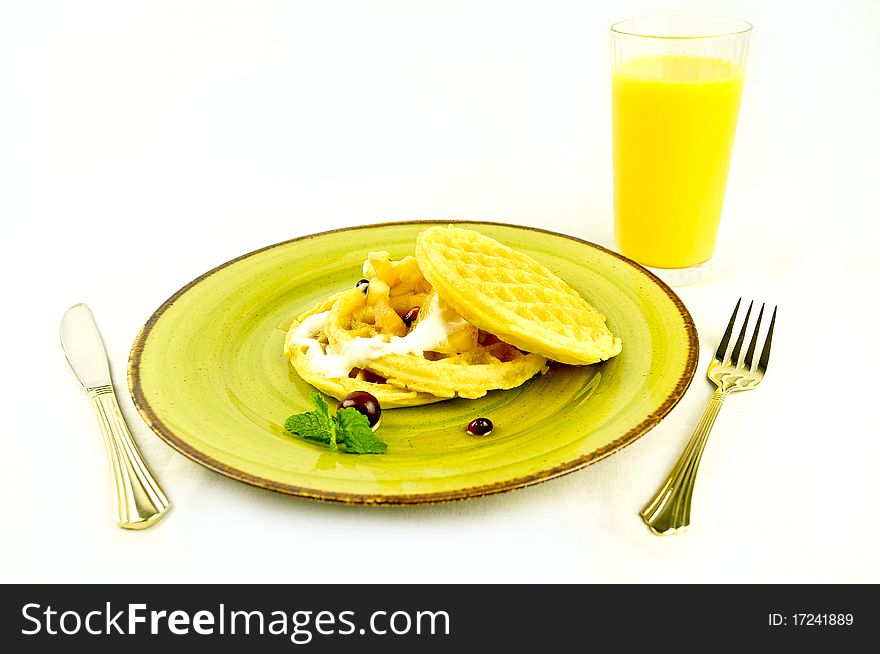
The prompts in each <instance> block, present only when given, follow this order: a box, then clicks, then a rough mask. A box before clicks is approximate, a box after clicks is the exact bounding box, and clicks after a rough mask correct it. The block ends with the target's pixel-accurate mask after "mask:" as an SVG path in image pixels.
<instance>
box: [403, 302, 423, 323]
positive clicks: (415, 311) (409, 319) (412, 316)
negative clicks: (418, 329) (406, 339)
mask: <svg viewBox="0 0 880 654" xmlns="http://www.w3.org/2000/svg"><path fill="white" fill-rule="evenodd" d="M420 308H421V307H413V308H412V309H410V310H409V311H407V312H406V314H405V315H404V316H403V324H405V325H406V326H407V327H412V324H413V321H415V320H416V319H417V318H418V317H419V310H420Z"/></svg>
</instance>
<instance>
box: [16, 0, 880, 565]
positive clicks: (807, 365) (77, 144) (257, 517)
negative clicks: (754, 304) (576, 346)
mask: <svg viewBox="0 0 880 654" xmlns="http://www.w3.org/2000/svg"><path fill="white" fill-rule="evenodd" d="M697 8H699V11H700V12H702V13H715V14H721V15H729V16H736V17H741V18H745V19H747V20H749V21H751V22H753V23H754V25H755V31H754V36H753V40H752V47H751V51H750V58H749V65H748V73H747V80H746V88H745V95H744V98H743V105H742V112H741V116H740V124H739V131H738V135H737V141H736V147H735V151H734V158H733V163H732V170H731V176H730V183H729V186H728V196H727V203H726V206H725V215H724V220H723V226H722V233H721V237H720V242H719V248H718V252H717V269H716V272H715V275H714V277H713V278H712V279H710V280H708V281H706V282H703V283H701V284H699V285H696V286H693V287H688V288H684V289H682V290H681V291H680V295H681V297H682V299H683V300H684V301H685V303H686V304H687V306H688V307H689V308H690V310H691V312H692V314H693V317H694V320H695V322H696V324H697V326H698V328H699V330H700V336H701V345H702V357H701V362H700V372H699V373H698V376H697V378H696V379H695V381H694V383H693V385H692V386H691V389H690V390H689V392H688V393H687V395H686V397H685V398H684V399H683V401H682V402H681V403H680V404H679V405H678V406H677V407H676V408H675V410H674V411H673V412H672V414H671V415H670V416H669V417H668V418H667V419H666V420H665V421H664V422H663V423H662V424H661V425H660V426H658V427H657V428H655V429H654V430H653V431H651V432H650V433H649V434H647V435H646V436H645V437H644V438H642V439H640V440H639V441H637V442H636V443H635V444H633V445H631V446H630V447H627V448H626V449H625V450H624V451H622V452H620V453H618V454H615V455H614V456H612V457H610V458H608V459H605V460H603V461H601V462H599V463H597V464H595V465H593V466H590V467H588V468H586V469H584V470H581V471H579V472H576V473H573V474H570V475H568V476H566V477H564V478H561V479H558V480H555V481H552V482H548V483H545V484H540V485H538V486H535V487H532V488H528V489H525V490H521V491H517V492H514V493H508V494H504V495H500V496H495V497H490V498H485V499H480V500H475V501H469V502H464V503H456V504H450V505H441V506H434V507H416V508H404V509H378V510H377V509H367V508H361V507H345V506H334V505H326V504H321V503H315V502H310V501H306V500H300V499H297V498H292V497H287V496H283V495H278V494H273V493H270V492H266V491H262V490H259V489H256V488H252V487H249V486H246V485H244V484H241V483H238V482H235V481H232V480H229V479H227V478H225V477H222V476H220V475H217V474H215V473H213V472H210V471H208V470H206V469H204V468H202V467H200V466H198V465H197V464H195V463H192V462H191V461H189V460H188V459H186V458H184V457H183V456H182V455H180V454H178V453H176V452H175V451H173V450H172V449H171V448H169V447H168V446H167V445H165V444H164V442H162V441H161V440H160V439H159V438H158V437H156V436H154V435H153V433H152V432H151V431H150V430H149V429H148V428H147V427H146V426H145V425H144V424H143V422H141V420H140V418H139V417H138V416H137V413H136V412H135V410H134V408H133V405H132V403H131V401H130V399H129V397H128V395H127V392H126V382H125V366H126V359H127V356H128V351H129V348H130V346H131V343H132V341H133V339H134V337H135V336H136V334H137V332H138V330H139V329H140V327H141V325H142V324H143V322H144V321H145V320H146V319H147V317H149V315H150V314H151V313H152V312H153V310H154V309H155V308H156V307H158V306H159V304H161V303H162V301H163V300H165V299H166V298H167V297H168V296H169V295H171V294H172V293H173V292H174V291H176V290H177V289H178V288H179V287H181V286H183V285H184V284H185V283H186V282H188V281H190V280H191V279H192V278H194V277H196V276H197V275H199V274H201V273H202V272H204V271H206V270H208V269H209V268H212V267H214V266H215V265H217V264H220V263H222V262H224V261H226V260H228V259H230V258H232V257H235V256H237V255H239V254H242V253H244V252H247V251H250V250H253V249H255V248H258V247H261V246H264V245H268V244H271V243H274V242H277V241H281V240H285V239H289V238H292V237H295V236H299V235H303V234H307V233H311V232H314V231H323V230H326V229H331V228H334V227H339V226H345V225H356V224H363V223H371V222H379V221H388V220H404V219H426V218H442V219H444V220H445V219H457V218H458V219H475V220H499V221H506V222H513V223H519V224H524V225H537V226H541V227H545V228H550V229H555V230H557V231H561V232H565V233H569V234H573V235H575V236H578V237H581V238H585V239H587V240H591V241H595V242H597V243H601V244H604V245H608V246H612V245H613V242H612V228H611V222H612V221H611V212H612V207H611V184H612V179H611V144H610V100H609V70H610V68H609V66H610V61H609V59H610V55H609V50H610V45H609V35H608V27H609V25H610V24H611V23H612V22H614V21H615V20H618V19H621V18H625V17H630V16H636V15H645V14H656V13H658V12H664V13H675V12H691V11H693V10H695V9H697ZM878 20H880V3H877V2H871V1H870V0H865V1H862V2H856V1H850V2H814V3H811V2H790V3H785V2H760V1H757V0H756V1H754V2H748V1H741V2H734V1H732V0H731V1H728V2H721V1H718V2H699V3H697V2H682V1H676V0H666V1H661V0H656V1H653V2H635V1H633V2H626V1H621V2H617V3H592V2H580V1H574V0H572V1H568V2H565V1H553V0H542V1H528V0H521V1H518V2H517V1H510V2H503V1H494V2H491V1H471V2H464V1H451V0H443V1H439V0H438V1H436V2H434V1H432V2H427V1H421V2H420V1H407V0H386V1H373V2H369V1H361V2H358V1H352V2H313V1H309V2H281V1H275V2H245V1H243V0H242V1H240V2H216V1H208V0H205V1H203V2H193V1H181V0H175V1H167V2H118V1H115V0H114V1H108V2H95V1H81V2H62V1H58V2H40V1H37V0H33V1H28V2H2V3H0V220H2V227H3V229H2V243H3V248H2V251H0V280H2V291H3V307H4V308H3V317H2V321H0V398H2V420H0V436H2V441H0V447H2V450H0V461H2V468H0V497H2V499H3V514H4V517H3V521H2V527H0V529H2V537H0V580H2V581H4V582H9V581H95V582H97V581H114V582H134V581H234V582H245V581H257V582H269V581H285V582H334V581H357V582H360V581H370V582H392V581H404V582H469V581H472V582H513V581H525V582H538V581H550V582H567V581H579V582H641V581H647V582H667V581H673V582H679V581H694V582H710V581H711V582H721V581H728V582H746V581H755V582H784V581H789V582H792V581H793V582H808V581H818V582H832V581H840V582H868V581H870V582H880V562H878V555H877V552H878V551H880V543H878V540H880V539H878V536H880V527H878V524H880V522H878V520H877V508H878V498H880V474H878V467H880V445H878V441H880V430H878V427H877V424H878V418H877V411H876V397H877V395H876V389H877V368H876V362H877V356H878V355H877V352H878V348H880V345H878V344H880V338H878V337H880V333H878V321H877V315H878V311H877V308H876V307H877V303H878V294H877V286H878V283H880V275H878V272H880V264H878V260H880V238H878V228H877V220H878V207H877V202H876V197H877V186H878V184H880V163H878V152H880V135H878V127H877V116H878V114H880V111H878V109H880V88H878V87H880V37H878V36H877V24H878ZM740 295H745V296H747V297H756V298H757V299H759V300H765V299H766V300H769V301H771V302H778V303H779V305H780V306H781V308H780V314H779V322H778V325H777V331H776V337H775V341H774V352H773V360H772V362H771V368H770V372H769V374H768V376H767V378H766V380H765V382H764V384H763V385H762V387H761V388H760V389H759V390H757V391H755V392H753V393H748V394H741V395H735V396H733V397H732V398H731V399H730V400H729V401H728V402H727V405H726V407H725V409H724V411H723V412H722V414H721V416H720V418H719V420H718V423H717V424H716V427H715V430H714V432H713V435H712V438H711V440H710V442H709V447H708V449H707V451H706V454H705V456H704V459H703V463H702V467H701V470H700V475H699V480H698V485H697V491H696V495H695V498H694V505H693V526H692V528H691V530H690V531H689V532H688V533H687V534H685V535H683V536H676V537H673V538H666V539H661V538H657V537H654V536H652V535H651V534H650V533H649V532H648V530H647V529H646V528H645V526H644V525H643V524H642V522H641V520H640V519H639V517H638V510H639V509H640V508H641V506H642V505H643V504H644V502H645V501H646V500H648V499H649V498H650V497H651V495H652V494H653V492H654V491H655V489H656V488H657V486H658V484H659V483H660V482H661V481H662V479H663V478H664V477H665V475H666V472H667V471H668V470H669V468H670V467H671V465H672V464H673V463H674V461H675V459H676V458H677V456H678V454H679V452H680V451H681V449H682V448H683V446H684V444H685V442H686V440H687V438H688V436H689V433H690V430H691V428H692V427H693V425H694V423H695V422H696V420H697V418H698V417H699V415H700V413H701V411H702V409H703V406H704V404H705V402H706V400H707V399H708V397H709V395H710V394H711V390H712V388H711V386H710V385H709V383H708V382H707V381H706V380H705V378H704V376H703V371H704V370H705V367H706V365H707V364H708V357H709V356H710V353H711V351H712V350H714V347H715V344H716V343H717V340H718V338H719V336H720V334H721V332H722V331H723V328H724V324H725V321H726V318H727V316H728V314H729V311H730V309H731V307H732V305H733V303H734V302H735V300H736V298H737V297H739V296H740ZM82 301H85V302H88V303H89V305H90V306H91V307H92V309H93V311H94V312H95V315H96V316H97V319H98V322H99V324H100V326H101V328H102V331H103V334H104V338H105V341H106V343H107V347H108V350H109V353H110V357H111V364H112V366H113V376H114V382H115V384H116V386H117V389H118V390H119V395H120V401H121V403H122V405H123V410H124V412H125V414H126V416H127V417H128V419H129V423H130V425H131V427H132V431H133V432H134V434H135V437H136V440H137V441H138V442H139V444H140V446H141V448H142V451H143V453H144V455H145V457H146V459H147V460H148V462H149V463H150V464H151V466H152V468H153V470H154V472H155V473H156V475H157V476H158V477H159V478H160V479H161V481H162V483H163V485H164V487H165V488H166V490H167V491H168V493H169V495H170V497H171V498H172V501H173V503H174V509H173V511H172V512H171V513H170V514H169V516H168V517H167V518H165V519H164V520H163V521H162V522H160V523H159V524H158V525H157V526H156V527H154V528H152V529H150V530H147V531H144V532H125V531H123V530H120V529H118V528H117V527H115V526H114V525H113V524H112V521H111V499H110V493H111V486H110V481H109V475H108V470H107V463H106V457H105V454H104V451H103V445H102V442H101V437H100V434H99V431H98V426H97V423H96V422H95V419H94V416H93V415H92V412H91V408H90V406H89V403H88V401H87V398H86V397H85V395H84V394H83V393H82V390H81V389H80V387H79V386H78V384H77V382H76V380H75V379H74V378H73V376H72V375H71V373H70V370H69V369H68V366H67V363H66V362H65V360H64V357H63V355H62V352H61V349H60V347H59V342H58V322H59V319H60V317H61V314H62V313H63V311H64V310H65V309H66V308H67V307H68V306H70V305H71V304H74V303H76V302H82ZM345 550H350V551H366V552H370V553H371V555H370V557H369V560H370V561H371V564H370V565H369V566H362V567H361V566H358V565H346V564H345V563H344V562H343V559H342V558H341V557H340V556H339V553H340V552H341V551H345ZM354 558H355V560H356V559H357V557H354Z"/></svg>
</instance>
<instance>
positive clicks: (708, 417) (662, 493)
mask: <svg viewBox="0 0 880 654" xmlns="http://www.w3.org/2000/svg"><path fill="white" fill-rule="evenodd" d="M741 302H742V298H740V299H739V300H738V301H737V303H736V306H735V307H734V308H733V315H732V316H730V322H729V323H728V324H727V330H726V331H725V332H724V337H723V338H722V339H721V343H720V344H719V345H718V350H717V351H716V352H715V356H714V357H713V359H712V363H710V364H709V370H708V372H707V373H706V375H707V376H708V377H709V379H710V380H711V381H712V382H714V383H715V385H716V386H717V387H718V390H716V391H715V393H714V394H713V395H712V399H711V400H709V405H708V406H707V407H706V410H705V411H703V417H702V418H700V422H699V423H697V427H696V429H694V433H693V435H692V436H691V439H690V440H689V441H688V444H687V447H686V448H685V450H684V452H682V454H681V457H679V459H678V462H677V463H676V464H675V467H674V468H673V469H672V472H670V473H669V477H668V478H667V479H666V482H665V483H664V484H663V486H662V487H661V488H660V490H659V491H657V494H656V495H655V496H654V499H652V500H651V501H650V502H648V504H647V505H646V506H645V508H644V509H642V513H641V516H642V519H643V520H644V521H645V524H647V525H648V526H649V527H650V528H651V531H653V532H654V533H655V534H657V535H659V536H667V535H670V534H675V533H680V532H682V531H684V530H685V529H687V527H688V525H689V524H690V523H691V497H692V495H693V493H694V483H695V481H696V478H697V468H698V467H699V465H700V459H701V458H702V456H703V450H704V449H705V448H706V441H707V440H708V439H709V432H710V431H711V430H712V425H713V424H715V418H716V417H717V416H718V412H719V411H720V410H721V405H722V403H723V402H724V399H725V398H726V397H727V396H728V395H729V394H730V393H733V392H735V391H749V390H751V389H753V388H755V387H756V386H757V385H758V384H760V383H761V380H762V379H764V373H765V372H767V362H768V361H769V359H770V342H771V340H772V339H773V327H774V326H775V324H776V309H775V308H774V309H773V317H772V318H771V319H770V328H769V329H768V330H767V336H766V339H765V341H764V347H763V348H762V350H761V356H760V358H759V359H758V361H757V363H755V362H754V356H755V347H756V346H757V344H758V332H759V330H760V329H761V319H762V318H763V317H764V305H763V304H762V305H761V312H760V313H759V314H758V321H757V322H756V323H755V328H754V333H753V334H752V340H751V342H750V343H749V347H748V349H747V350H746V355H745V357H743V359H742V360H740V353H741V352H742V346H743V342H744V340H745V336H746V330H747V328H748V325H749V317H750V316H751V314H752V306H753V305H754V301H752V302H751V303H749V309H748V311H747V312H746V318H745V320H744V321H743V325H742V329H741V330H740V332H739V337H738V338H737V339H736V343H735V344H734V346H733V348H730V337H731V335H732V334H733V324H734V322H735V321H736V314H737V312H738V311H739V305H740V303H741Z"/></svg>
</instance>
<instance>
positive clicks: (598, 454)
mask: <svg viewBox="0 0 880 654" xmlns="http://www.w3.org/2000/svg"><path fill="white" fill-rule="evenodd" d="M447 224H455V225H490V226H497V227H509V228H514V229H519V230H523V231H527V232H539V233H544V234H549V235H551V236H557V237H561V238H565V239H568V240H571V241H575V242H576V243H580V244H581V245H586V246H588V247H592V248H595V249H597V250H599V251H601V252H603V253H605V254H609V255H611V256H612V257H614V258H616V259H619V260H621V261H623V262H624V263H626V264H627V265H629V266H630V267H632V268H633V269H634V270H635V271H637V272H639V273H641V274H643V275H644V276H645V277H646V278H647V279H648V280H649V281H650V282H652V283H653V284H655V285H656V286H658V287H659V288H660V290H662V291H663V292H664V293H665V294H666V296H667V297H668V299H670V300H671V301H672V303H673V305H674V306H675V307H676V308H677V309H678V312H679V315H680V316H681V318H682V320H683V322H684V327H685V333H686V335H687V340H688V344H687V360H686V361H685V366H684V370H683V372H682V374H681V376H680V377H679V379H678V382H677V383H676V385H675V387H674V388H673V389H672V391H671V392H670V394H669V395H667V396H666V397H665V398H664V400H663V403H662V404H661V405H660V406H659V407H658V408H657V409H656V410H655V411H653V412H652V413H650V414H649V415H647V416H646V417H645V418H644V419H643V420H642V421H641V422H640V423H639V424H637V425H636V426H634V427H633V428H631V429H630V430H628V431H627V432H625V433H624V434H622V435H621V436H619V437H618V438H616V439H615V440H613V441H612V442H610V443H608V444H607V445H605V446H604V447H601V448H599V449H598V450H594V451H592V452H590V453H589V454H584V455H582V456H579V457H577V458H575V459H572V460H571V461H566V462H564V463H562V464H560V465H557V466H554V467H552V468H548V469H546V470H541V471H539V472H537V473H532V474H529V475H524V476H520V477H514V478H511V479H505V480H502V481H498V482H493V483H491V484H481V485H478V486H468V487H466V488H461V489H457V490H452V491H441V492H429V493H402V494H394V495H384V494H369V493H350V492H338V491H323V490H322V491H318V490H315V489H313V488H307V487H304V486H297V485H294V484H288V483H283V482H279V481H276V480H273V479H267V478H265V477H261V476H259V475H254V474H251V473H248V472H244V471H243V470H239V469H238V468H235V467H234V466H229V465H227V464H225V463H223V462H221V461H218V460H216V459H214V458H213V457H211V456H209V455H207V454H205V453H204V452H201V451H200V450H198V449H196V448H194V447H192V446H191V445H190V444H189V443H187V442H186V441H185V440H183V439H181V438H180V437H179V436H177V435H176V434H175V433H174V432H173V430H171V429H170V428H169V427H168V426H167V425H166V424H165V423H164V422H163V421H162V419H161V418H160V416H159V415H158V414H157V413H156V412H155V411H154V409H153V407H152V406H150V403H149V400H148V399H147V397H146V395H145V394H144V392H143V388H142V386H141V378H140V372H141V370H140V369H141V356H142V355H143V352H144V346H145V344H146V341H147V338H148V337H149V335H150V332H151V331H152V329H153V327H154V326H155V324H156V323H157V322H158V320H159V319H160V318H161V317H162V315H163V314H164V313H165V312H166V311H167V310H168V309H169V308H171V306H173V305H174V303H175V302H176V301H177V300H178V299H179V298H180V297H182V296H183V295H184V294H185V293H187V292H188V291H189V290H190V289H192V288H194V287H195V286H197V285H198V284H200V283H202V282H203V281H205V280H206V279H208V278H209V277H211V276H212V275H214V274H216V273H217V272H219V271H221V270H223V269H224V268H227V267H229V266H231V265H233V264H235V263H237V262H238V261H242V260H244V259H247V258H249V257H253V256H256V255H258V254H260V253H262V252H266V251H268V250H272V249H274V248H278V247H283V246H286V245H289V244H290V243H295V242H297V241H304V240H307V239H312V238H319V237H322V236H326V235H328V234H335V233H339V232H350V231H357V230H362V229H371V228H376V227H395V226H408V225H426V226H427V225H447ZM699 355H700V342H699V335H698V333H697V328H696V325H695V324H694V321H693V318H692V317H691V314H690V312H689V311H688V309H687V307H686V306H685V305H684V302H683V301H682V300H681V298H680V297H679V296H678V295H677V294H676V293H675V292H674V291H673V290H672V289H671V288H670V287H669V286H668V285H667V284H666V283H665V282H663V280H661V279H660V278H659V277H657V276H656V275H655V274H653V273H652V272H651V271H649V270H647V269H646V268H644V267H643V266H641V265H640V264H638V263H636V262H635V261H633V260H632V259H629V258H627V257H625V256H623V255H622V254H619V253H617V252H614V251H613V250H610V249H608V248H606V247H604V246H602V245H598V244H596V243H593V242H591V241H587V240H584V239H581V238H578V237H576V236H571V235H569V234H563V233H560V232H554V231H552V230H548V229H543V228H541V227H529V226H526V225H516V224H512V223H505V222H494V221H486V220H452V221H450V220H402V221H387V222H379V223H369V224H365V225H354V226H351V227H340V228H336V229H330V230H326V231H323V232H316V233H314V234H306V235H303V236H298V237H296V238H291V239H287V240H285V241H280V242H278V243H273V244H271V245H267V246H264V247H261V248H258V249H256V250H252V251H251V252H247V253H245V254H242V255H240V256H237V257H235V258H233V259H230V260H228V261H226V262H224V263H221V264H220V265H218V266H215V267H214V268H212V269H210V270H208V271H207V272H205V273H203V274H201V275H199V276H198V277H196V278H195V279H193V280H192V281H191V282H189V283H188V284H186V285H184V286H183V287H181V288H180V289H179V290H178V291H177V292H175V293H174V294H173V295H171V297H169V298H168V299H167V300H165V301H164V302H163V303H162V304H161V305H160V306H159V308H158V309H156V310H155V311H154V312H153V314H152V315H151V316H150V317H149V319H148V320H147V321H146V323H144V325H143V327H141V329H140V331H139V332H138V335H137V337H136V338H135V340H134V343H133V344H132V347H131V350H130V352H129V357H128V366H127V374H126V377H127V381H128V390H129V394H130V395H131V398H132V400H133V402H134V405H135V408H136V409H137V411H138V413H139V414H140V416H141V417H142V418H143V420H144V421H145V422H146V423H147V425H148V426H149V427H150V429H151V430H152V431H153V432H155V433H156V435H157V436H159V438H161V439H162V440H163V441H165V442H166V443H167V444H168V445H170V446H171V447H172V448H173V449H175V450H177V451H178V452H180V453H181V454H183V455H184V456H186V457H187V458H189V459H191V460H193V461H195V462H196V463H198V464H200V465H202V466H205V467H206V468H208V469H210V470H213V471H215V472H219V473H220V474H222V475H225V476H227V477H230V478H232V479H235V480H237V481H241V482H244V483H246V484H250V485H252V486H257V487H259V488H264V489H266V490H271V491H275V492H279V493H284V494H287V495H294V496H297V497H304V498H308V499H313V500H321V501H325V502H332V503H338V504H359V505H370V506H379V505H387V506H403V505H418V504H439V503H443V502H452V501H460V500H467V499H475V498H478V497H485V496H488V495H495V494H497V493H503V492H507V491H513V490H517V489H519V488H524V487H526V486H531V485H534V484H538V483H541V482H544V481H549V480H551V479H555V478H557V477H560V476H562V475H565V474H568V473H570V472H574V471H575V470H579V469H581V468H584V467H586V466H588V465H590V464H592V463H595V462H596V461H600V460H601V459H604V458H605V457H607V456H609V455H611V454H614V453H615V452H618V451H620V450H621V449H623V448H624V447H626V446H627V445H629V444H630V443H632V442H634V441H636V440H638V439H639V438H640V437H642V436H644V435H645V434H646V433H647V432H649V431H650V430H651V429H653V428H654V427H655V426H657V425H658V424H659V423H660V421H661V420H663V418H665V417H666V416H667V415H668V414H669V412H670V411H672V409H673V408H674V407H675V406H676V405H677V404H678V403H679V401H680V400H681V398H682V397H683V396H684V394H685V392H686V391H687V389H688V387H689V386H690V384H691V382H692V381H693V378H694V375H695V373H696V369H697V363H698V361H699Z"/></svg>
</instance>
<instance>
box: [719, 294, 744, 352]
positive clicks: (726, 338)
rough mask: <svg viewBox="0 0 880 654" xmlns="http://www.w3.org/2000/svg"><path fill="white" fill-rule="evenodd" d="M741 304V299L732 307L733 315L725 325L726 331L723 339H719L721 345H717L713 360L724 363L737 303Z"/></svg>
mask: <svg viewBox="0 0 880 654" xmlns="http://www.w3.org/2000/svg"><path fill="white" fill-rule="evenodd" d="M740 302H742V298H740V299H738V300H737V301H736V306H735V307H733V314H732V315H731V316H730V322H729V323H727V329H726V330H725V332H724V337H723V338H722V339H721V343H720V344H719V345H718V349H717V350H716V351H715V358H716V359H717V360H718V361H720V362H721V363H724V361H725V356H724V355H725V354H727V346H728V344H729V343H730V336H731V334H733V323H734V322H736V313H737V312H738V311H739V303H740Z"/></svg>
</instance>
